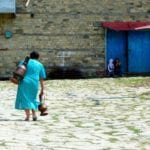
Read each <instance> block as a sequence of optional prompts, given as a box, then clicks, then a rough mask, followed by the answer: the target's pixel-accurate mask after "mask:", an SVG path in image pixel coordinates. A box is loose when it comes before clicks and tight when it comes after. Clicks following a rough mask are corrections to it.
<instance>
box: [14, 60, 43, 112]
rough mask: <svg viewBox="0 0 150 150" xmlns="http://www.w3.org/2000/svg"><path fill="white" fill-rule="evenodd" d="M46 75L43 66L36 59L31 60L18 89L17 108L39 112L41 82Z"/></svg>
mask: <svg viewBox="0 0 150 150" xmlns="http://www.w3.org/2000/svg"><path fill="white" fill-rule="evenodd" d="M45 78H46V73H45V69H44V67H43V65H42V64H41V63H40V62H39V61H38V60H36V59H30V60H29V62H28V64H27V71H26V74H25V76H24V78H23V80H21V81H20V83H19V85H18V89H17V96H16V102H15V108H16V109H20V110H25V109H33V110H37V109H38V105H39V104H40V102H39V98H38V95H37V94H38V89H39V84H40V82H39V80H40V79H45Z"/></svg>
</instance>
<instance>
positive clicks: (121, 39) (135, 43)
mask: <svg viewBox="0 0 150 150" xmlns="http://www.w3.org/2000/svg"><path fill="white" fill-rule="evenodd" d="M106 38H107V41H106V60H107V64H108V61H109V59H110V58H116V57H117V58H119V59H120V60H121V64H122V72H123V73H127V72H128V73H150V61H149V57H150V32H149V31H115V30H107V37H106Z"/></svg>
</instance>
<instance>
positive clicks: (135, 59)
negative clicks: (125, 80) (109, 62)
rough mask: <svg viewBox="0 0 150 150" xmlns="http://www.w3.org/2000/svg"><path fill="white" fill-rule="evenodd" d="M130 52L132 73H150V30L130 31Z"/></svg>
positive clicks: (130, 70)
mask: <svg viewBox="0 0 150 150" xmlns="http://www.w3.org/2000/svg"><path fill="white" fill-rule="evenodd" d="M128 54H129V55H128V64H129V65H128V69H129V70H128V71H129V72H130V73H150V61H149V59H150V58H149V57H150V32H148V31H129V33H128Z"/></svg>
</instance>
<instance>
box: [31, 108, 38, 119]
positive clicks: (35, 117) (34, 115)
mask: <svg viewBox="0 0 150 150" xmlns="http://www.w3.org/2000/svg"><path fill="white" fill-rule="evenodd" d="M32 119H33V121H36V120H37V116H36V111H35V110H33V109H32Z"/></svg>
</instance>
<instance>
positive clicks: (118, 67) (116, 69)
mask: <svg viewBox="0 0 150 150" xmlns="http://www.w3.org/2000/svg"><path fill="white" fill-rule="evenodd" d="M114 75H116V76H119V77H121V76H122V72H121V63H120V60H119V58H116V59H115V60H114Z"/></svg>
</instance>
